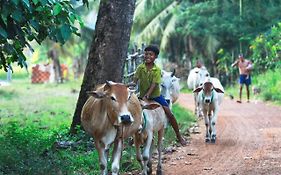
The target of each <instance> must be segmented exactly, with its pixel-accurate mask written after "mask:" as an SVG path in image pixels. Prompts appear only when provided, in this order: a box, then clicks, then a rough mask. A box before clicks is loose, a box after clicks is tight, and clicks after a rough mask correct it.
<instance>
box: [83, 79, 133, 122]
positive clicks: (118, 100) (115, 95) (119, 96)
mask: <svg viewBox="0 0 281 175" xmlns="http://www.w3.org/2000/svg"><path fill="white" fill-rule="evenodd" d="M131 87H132V86H131V85H129V86H127V85H125V84H121V83H115V82H112V81H106V84H104V85H103V86H101V87H99V88H98V89H97V90H96V91H91V92H88V94H90V95H92V96H93V97H95V98H97V99H100V100H103V101H104V103H103V104H104V105H105V108H106V111H107V116H108V117H109V120H110V121H111V122H112V123H113V124H114V125H116V126H119V125H121V124H125V125H127V124H131V123H132V122H133V121H134V118H133V117H132V114H131V113H130V111H129V110H128V105H129V103H130V98H131V95H132V94H133V92H134V91H135V90H134V89H131Z"/></svg>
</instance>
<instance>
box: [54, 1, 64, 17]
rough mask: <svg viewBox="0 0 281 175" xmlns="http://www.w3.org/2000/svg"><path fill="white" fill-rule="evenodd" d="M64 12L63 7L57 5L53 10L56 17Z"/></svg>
mask: <svg viewBox="0 0 281 175" xmlns="http://www.w3.org/2000/svg"><path fill="white" fill-rule="evenodd" d="M61 10H62V6H61V5H60V4H56V5H55V6H54V8H53V11H54V15H55V16H56V15H58V14H59V13H60V12H61Z"/></svg>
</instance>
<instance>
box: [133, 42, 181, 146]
mask: <svg viewBox="0 0 281 175" xmlns="http://www.w3.org/2000/svg"><path fill="white" fill-rule="evenodd" d="M144 51H145V52H144V63H142V64H140V65H139V66H138V67H137V69H136V73H135V75H134V83H139V84H138V85H139V90H140V98H142V99H143V100H154V101H156V102H158V103H159V104H161V105H162V107H163V109H164V111H165V113H166V116H167V118H168V120H169V122H170V124H171V125H172V127H173V129H174V131H175V133H176V136H177V139H178V141H179V142H180V143H181V144H182V145H186V141H185V140H184V139H183V138H182V136H181V134H180V132H179V127H178V123H177V121H176V118H175V116H174V115H173V113H172V111H171V110H170V108H169V105H168V103H167V102H166V100H165V99H164V97H163V96H162V95H161V94H160V83H161V69H160V68H159V67H158V66H157V65H156V64H155V63H154V61H155V59H156V58H157V56H158V54H159V49H158V47H157V46H155V45H149V46H147V47H146V48H145V49H144Z"/></svg>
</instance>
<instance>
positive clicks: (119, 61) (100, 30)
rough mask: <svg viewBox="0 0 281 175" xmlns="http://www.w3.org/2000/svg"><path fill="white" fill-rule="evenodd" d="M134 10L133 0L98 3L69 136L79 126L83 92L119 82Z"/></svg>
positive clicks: (85, 97) (111, 0)
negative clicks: (106, 82) (99, 85)
mask: <svg viewBox="0 0 281 175" xmlns="http://www.w3.org/2000/svg"><path fill="white" fill-rule="evenodd" d="M134 9H135V0H122V1H117V0H101V2H100V8H99V13H98V19H97V23H96V29H95V32H94V36H93V41H92V44H91V48H90V52H89V57H88V63H87V65H86V69H85V72H84V78H83V82H82V85H81V90H80V93H79V98H78V101H77V104H76V109H75V112H74V116H73V120H72V124H71V128H70V132H71V133H75V131H76V126H77V125H80V123H81V120H80V115H81V111H82V108H83V105H84V103H85V102H86V100H87V98H88V96H87V94H86V91H90V90H93V89H94V87H95V86H96V85H97V84H101V83H105V81H106V80H111V81H115V82H121V81H122V76H123V67H124V63H125V59H126V56H127V49H128V44H129V39H130V33H131V26H132V22H133V15H134Z"/></svg>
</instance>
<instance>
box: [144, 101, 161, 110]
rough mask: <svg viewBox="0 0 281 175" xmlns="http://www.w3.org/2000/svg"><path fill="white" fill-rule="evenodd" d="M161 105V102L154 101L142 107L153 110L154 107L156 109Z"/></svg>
mask: <svg viewBox="0 0 281 175" xmlns="http://www.w3.org/2000/svg"><path fill="white" fill-rule="evenodd" d="M159 107H160V105H159V104H155V103H152V104H148V105H145V106H143V107H142V109H149V110H153V109H156V108H159Z"/></svg>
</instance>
